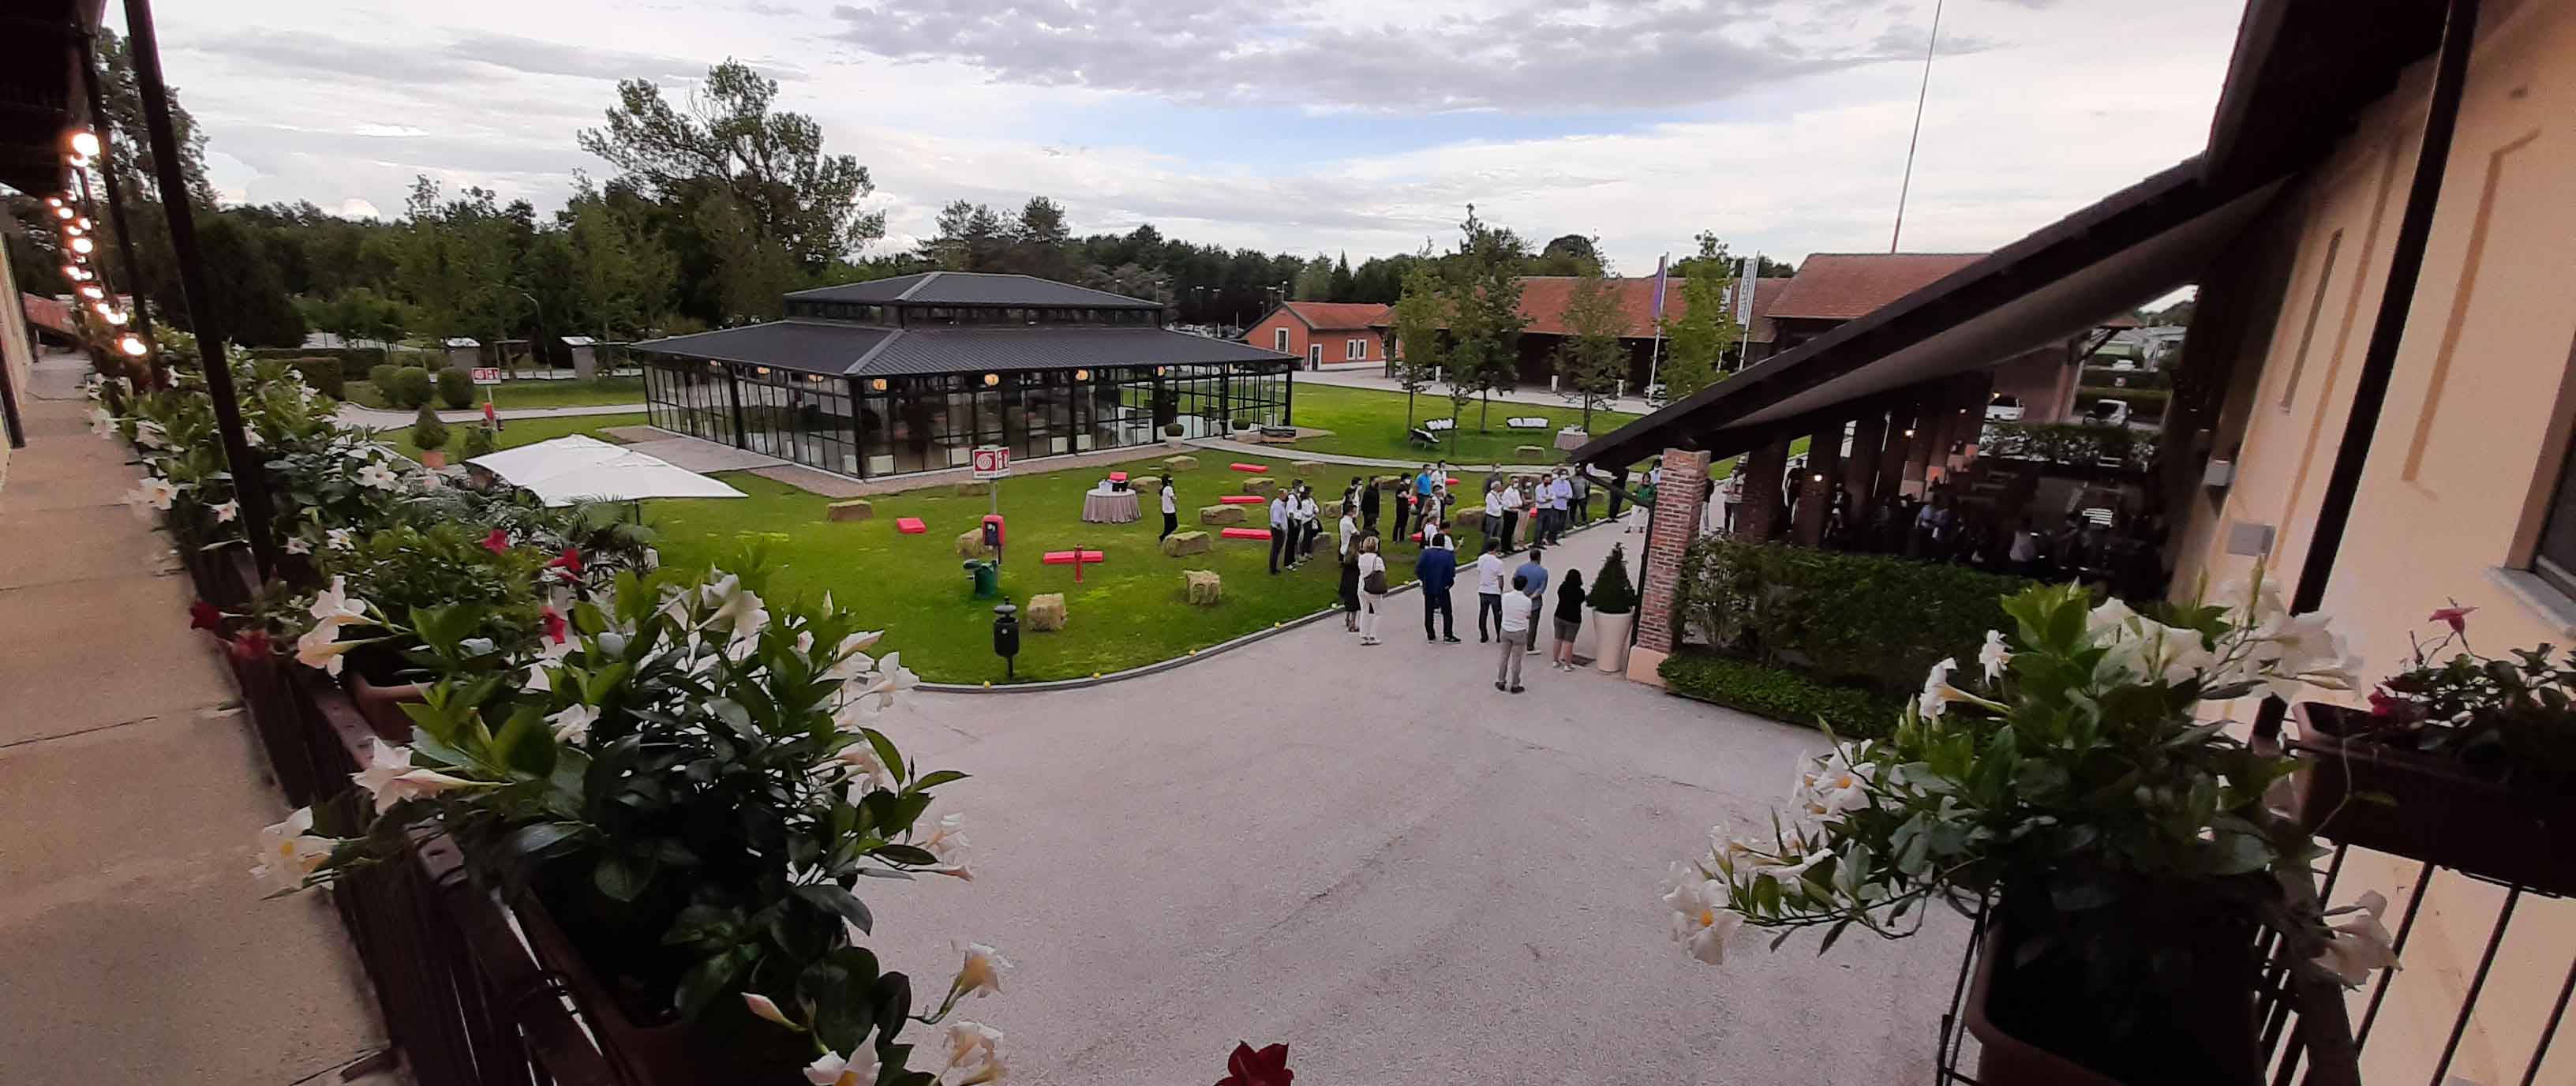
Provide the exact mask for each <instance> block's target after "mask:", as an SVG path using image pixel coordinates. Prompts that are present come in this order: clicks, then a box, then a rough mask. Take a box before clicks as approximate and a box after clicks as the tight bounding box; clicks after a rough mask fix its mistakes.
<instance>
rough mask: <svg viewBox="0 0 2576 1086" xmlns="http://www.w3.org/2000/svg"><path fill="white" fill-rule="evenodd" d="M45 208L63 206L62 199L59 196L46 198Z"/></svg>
mask: <svg viewBox="0 0 2576 1086" xmlns="http://www.w3.org/2000/svg"><path fill="white" fill-rule="evenodd" d="M45 206H46V207H61V206H63V198H62V197H60V196H48V197H45Z"/></svg>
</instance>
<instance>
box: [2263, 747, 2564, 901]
mask: <svg viewBox="0 0 2576 1086" xmlns="http://www.w3.org/2000/svg"><path fill="white" fill-rule="evenodd" d="M2368 717H2369V714H2367V713H2365V712H2363V711H2361V710H2357V709H2347V708H2344V707H2343V706H2340V705H2327V704H2323V703H2317V702H2310V703H2306V704H2302V705H2300V706H2299V707H2298V712H2297V718H2298V722H2299V735H2298V739H2297V741H2296V743H2295V747H2296V749H2297V751H2298V754H2299V761H2300V766H2299V773H2298V776H2297V777H2295V778H2294V779H2293V784H2292V786H2291V787H2292V795H2293V797H2294V799H2295V804H2294V809H2295V811H2296V813H2297V815H2298V819H2299V824H2300V825H2302V826H2306V827H2307V828H2308V829H2310V830H2312V831H2314V832H2316V833H2317V834H2318V835H2320V836H2323V837H2325V838H2327V839H2328V840H2332V841H2334V842H2336V843H2338V844H2347V845H2359V846H2361V847H2363V848H2367V849H2374V850H2376V851H2380V852H2387V853H2393V854H2395V855H2399V856H2407V857H2412V858H2414V859H2418V860H2429V861H2431V862H2433V863H2436V864H2440V865H2442V866H2443V867H2448V868H2452V869H2455V870H2459V871H2465V872H2468V873H2470V874H2472V875H2482V876H2485V877H2487V878H2491V879H2496V880H2499V881H2503V882H2509V883H2519V884H2521V885H2523V886H2527V887H2530V888H2532V889H2536V890H2543V891H2547V892H2549V893H2553V894H2561V895H2569V894H2576V852H2572V851H2570V850H2568V849H2567V848H2565V847H2564V846H2563V845H2556V844H2553V842H2555V841H2558V840H2559V838H2560V837H2561V836H2563V835H2564V834H2565V833H2567V832H2568V831H2569V830H2571V829H2576V795H2569V794H2567V793H2564V792H2558V791H2552V790H2550V789H2547V788H2542V787H2529V786H2526V787H2516V786H2512V785H2508V784H2504V783H2501V782H2498V781H2494V780H2489V779H2486V778H2484V777H2480V776H2477V775H2474V774H2472V773H2470V772H2469V771H2468V770H2467V769H2466V768H2465V767H2463V766H2462V765H2461V764H2460V763H2459V762H2458V761H2457V760H2456V759H2452V758H2446V757H2442V756H2440V755H2436V754H2426V753H2424V752H2422V751H2414V750H2406V749H2402V748H2398V747H2392V746H2387V745H2384V744H2380V743H2373V742H2370V741H2368V740H2365V739H2352V738H2347V737H2348V736H2354V735H2358V734H2360V733H2361V732H2363V731H2365V730H2366V722H2367V720H2368Z"/></svg>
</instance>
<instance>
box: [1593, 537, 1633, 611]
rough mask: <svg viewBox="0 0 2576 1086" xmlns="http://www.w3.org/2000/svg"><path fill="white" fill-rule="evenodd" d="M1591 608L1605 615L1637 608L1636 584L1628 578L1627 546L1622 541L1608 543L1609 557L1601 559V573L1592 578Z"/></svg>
mask: <svg viewBox="0 0 2576 1086" xmlns="http://www.w3.org/2000/svg"><path fill="white" fill-rule="evenodd" d="M1590 599H1591V601H1592V609H1593V610H1595V611H1598V612H1600V613H1602V614H1605V615H1624V614H1627V613H1629V612H1631V611H1634V610H1636V609H1637V586H1636V585H1634V584H1632V583H1630V582H1629V580H1628V548H1627V545H1626V544H1624V543H1613V544H1611V545H1610V557H1608V558H1605V559H1603V560H1602V561H1601V573H1600V575H1599V576H1596V577H1594V578H1592V595H1591V597H1590Z"/></svg>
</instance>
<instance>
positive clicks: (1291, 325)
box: [1243, 309, 1341, 363]
mask: <svg viewBox="0 0 2576 1086" xmlns="http://www.w3.org/2000/svg"><path fill="white" fill-rule="evenodd" d="M1281 328H1285V329H1287V330H1288V346H1287V348H1286V351H1287V353H1289V354H1293V355H1296V356H1297V358H1298V360H1299V361H1300V362H1301V363H1302V362H1303V361H1304V360H1305V358H1306V343H1307V333H1306V322H1304V321H1301V320H1298V319H1297V318H1296V317H1294V316H1291V315H1290V314H1289V312H1288V311H1287V310H1285V309H1281V310H1278V311H1276V312H1273V313H1271V314H1270V315H1269V316H1267V317H1264V318H1262V320H1261V323H1259V324H1256V325H1253V326H1252V330H1251V331H1250V332H1246V333H1244V336H1243V341H1244V342H1246V343H1249V344H1251V345H1253V346H1255V347H1259V348H1261V349H1262V350H1265V351H1275V350H1280V349H1281V348H1280V347H1279V336H1278V329H1281ZM1340 349H1341V344H1340V342H1339V341H1335V342H1333V343H1331V344H1329V345H1327V346H1326V347H1325V348H1324V360H1325V361H1327V362H1330V361H1332V353H1333V352H1334V351H1338V350H1340Z"/></svg>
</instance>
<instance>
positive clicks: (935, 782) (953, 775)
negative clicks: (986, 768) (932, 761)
mask: <svg viewBox="0 0 2576 1086" xmlns="http://www.w3.org/2000/svg"><path fill="white" fill-rule="evenodd" d="M965 779H966V774H963V773H960V772H958V771H956V770H954V769H942V770H939V771H937V772H932V773H924V774H922V775H921V779H920V780H917V781H914V782H912V785H911V787H908V788H905V789H904V791H906V792H927V791H929V790H931V789H933V788H937V787H939V786H940V785H943V784H946V783H948V782H950V781H962V780H965Z"/></svg>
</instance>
